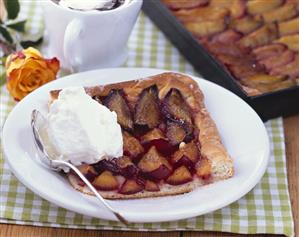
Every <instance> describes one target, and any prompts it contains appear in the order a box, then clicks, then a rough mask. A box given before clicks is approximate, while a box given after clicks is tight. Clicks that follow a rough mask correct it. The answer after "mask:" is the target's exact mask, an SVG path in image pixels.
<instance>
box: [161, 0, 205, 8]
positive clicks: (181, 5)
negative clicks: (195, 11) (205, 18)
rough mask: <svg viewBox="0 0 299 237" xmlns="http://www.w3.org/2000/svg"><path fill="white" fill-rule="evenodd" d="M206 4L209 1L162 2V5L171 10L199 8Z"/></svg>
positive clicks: (183, 0) (165, 0)
mask: <svg viewBox="0 0 299 237" xmlns="http://www.w3.org/2000/svg"><path fill="white" fill-rule="evenodd" d="M208 2H209V0H180V1H178V0H163V3H164V4H165V5H166V6H167V7H169V8H170V9H173V10H177V9H182V8H185V9H188V8H194V7H199V6H203V5H205V4H207V3H208Z"/></svg>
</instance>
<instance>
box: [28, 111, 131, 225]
mask: <svg viewBox="0 0 299 237" xmlns="http://www.w3.org/2000/svg"><path fill="white" fill-rule="evenodd" d="M45 121H46V119H45V118H44V117H43V115H42V114H41V113H40V112H39V111H38V110H33V111H32V114H31V127H32V131H33V136H34V142H35V145H36V147H37V150H38V153H39V158H40V160H41V162H42V163H43V164H45V165H46V166H47V167H48V168H49V169H51V170H54V171H61V170H62V169H63V168H68V169H71V170H73V171H74V172H75V173H76V174H77V175H78V176H79V177H80V178H81V179H82V181H83V182H84V183H85V184H86V185H87V187H88V188H89V189H90V190H91V191H92V192H93V193H94V194H95V196H96V197H97V199H98V200H99V201H100V202H101V203H102V204H104V205H105V207H106V208H107V209H108V210H110V211H111V212H112V213H113V214H114V215H115V216H116V218H117V219H118V220H119V221H120V222H122V223H123V224H125V225H128V221H127V220H126V219H125V218H124V217H123V216H122V215H121V214H120V213H119V212H117V211H116V210H114V208H112V207H111V206H110V205H109V204H108V203H107V201H106V200H105V199H104V198H103V197H102V196H101V195H100V194H99V193H98V192H97V190H96V189H95V188H94V187H93V185H92V184H91V183H90V182H89V181H88V180H87V179H86V178H85V176H84V175H83V174H82V173H81V172H80V171H79V170H78V169H77V168H76V167H75V166H74V165H72V164H71V163H69V162H67V161H64V160H57V159H51V158H50V156H49V155H48V153H47V151H46V149H45V146H44V144H43V142H42V139H41V135H40V129H41V126H42V125H44V124H45Z"/></svg>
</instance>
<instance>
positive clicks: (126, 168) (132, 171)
mask: <svg viewBox="0 0 299 237" xmlns="http://www.w3.org/2000/svg"><path fill="white" fill-rule="evenodd" d="M116 163H117V165H118V166H119V167H120V169H121V175H122V176H124V177H126V178H132V177H137V176H138V173H139V169H138V167H137V166H136V165H135V164H134V163H133V162H132V161H131V159H130V158H129V157H128V156H123V157H121V158H118V159H117V161H116Z"/></svg>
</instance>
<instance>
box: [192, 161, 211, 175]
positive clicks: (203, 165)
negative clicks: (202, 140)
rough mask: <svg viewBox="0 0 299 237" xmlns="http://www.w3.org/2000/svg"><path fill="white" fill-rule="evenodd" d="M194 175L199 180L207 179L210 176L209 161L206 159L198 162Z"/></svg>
mask: <svg viewBox="0 0 299 237" xmlns="http://www.w3.org/2000/svg"><path fill="white" fill-rule="evenodd" d="M195 169H196V174H197V176H198V177H200V178H203V179H205V178H208V177H210V175H211V174H212V166H211V164H210V161H209V160H208V159H206V158H203V159H201V160H200V162H198V163H197V165H196V168H195Z"/></svg>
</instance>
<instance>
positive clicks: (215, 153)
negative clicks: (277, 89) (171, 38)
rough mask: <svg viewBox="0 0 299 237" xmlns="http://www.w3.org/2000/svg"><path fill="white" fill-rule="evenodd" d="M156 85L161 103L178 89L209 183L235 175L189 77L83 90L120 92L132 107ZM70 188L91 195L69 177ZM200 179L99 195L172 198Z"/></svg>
mask: <svg viewBox="0 0 299 237" xmlns="http://www.w3.org/2000/svg"><path fill="white" fill-rule="evenodd" d="M152 85H156V86H157V88H158V93H159V94H158V95H159V98H160V99H161V100H162V99H163V98H164V97H165V96H166V94H167V93H168V91H169V90H170V89H172V88H177V89H178V90H179V91H180V92H181V94H182V96H183V97H184V99H185V101H186V103H187V104H188V106H189V107H190V108H191V110H192V112H193V120H194V125H195V126H196V127H197V129H198V130H199V131H200V132H199V135H198V140H199V141H200V144H201V155H202V156H203V157H205V158H207V159H208V161H209V162H210V164H211V168H212V175H211V178H210V179H209V182H215V181H217V180H222V179H227V178H229V177H231V176H232V175H233V173H234V169H233V162H232V159H231V158H230V156H229V154H228V152H227V151H226V149H225V148H224V146H223V144H222V142H221V139H220V135H219V133H218V130H217V127H216V125H215V123H214V121H213V120H212V118H211V117H210V114H209V112H208V111H207V109H206V108H205V105H204V96H203V93H202V92H201V90H200V89H199V87H198V84H197V83H196V82H195V81H194V80H193V79H192V78H190V77H188V76H186V75H183V74H179V73H171V72H169V73H163V74H159V75H155V76H151V77H148V78H144V79H140V80H133V81H127V82H120V83H114V84H109V85H105V86H94V87H88V88H85V90H86V92H87V93H88V94H89V95H90V96H95V95H97V96H107V95H108V93H109V92H110V90H111V89H123V90H124V92H125V93H126V95H127V99H128V101H129V102H130V103H133V104H135V103H136V101H137V99H138V96H139V94H140V93H141V92H142V90H143V89H145V88H147V87H150V86H152ZM58 94H59V90H56V91H51V99H52V100H55V99H56V98H57V97H58ZM69 180H70V182H71V184H72V185H73V186H74V187H75V188H76V189H77V190H79V191H81V192H84V193H88V194H91V193H90V192H88V190H87V189H86V188H83V187H82V186H80V185H76V183H78V182H76V177H75V176H72V175H70V176H69ZM204 184H205V182H202V181H201V180H200V179H197V178H194V180H193V181H191V182H189V183H187V184H182V185H177V186H173V185H166V184H165V185H164V184H163V185H164V186H163V188H162V189H161V190H160V191H159V192H148V191H142V192H139V193H136V194H131V195H123V194H118V193H109V192H100V193H101V194H102V195H103V196H104V197H105V198H110V199H128V198H143V197H156V196H165V195H175V194H180V193H186V192H190V191H192V190H193V189H195V188H196V187H198V186H202V185H204Z"/></svg>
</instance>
